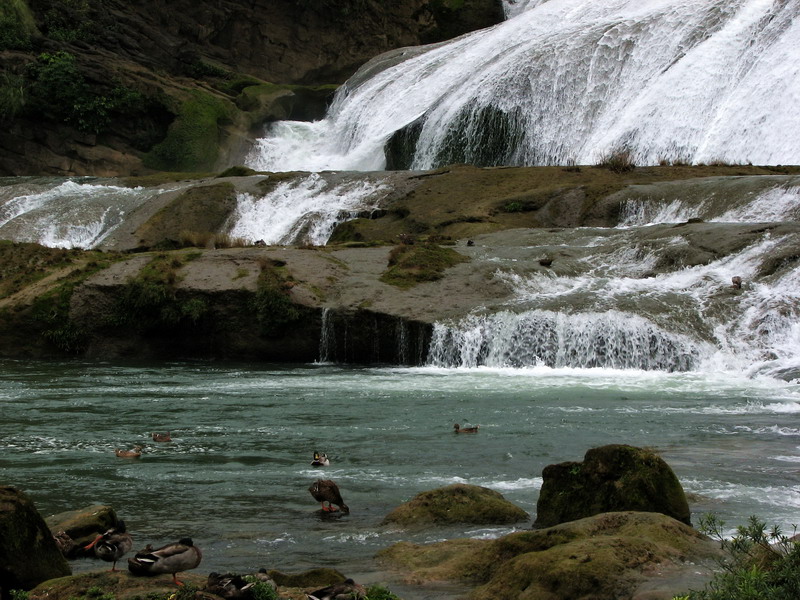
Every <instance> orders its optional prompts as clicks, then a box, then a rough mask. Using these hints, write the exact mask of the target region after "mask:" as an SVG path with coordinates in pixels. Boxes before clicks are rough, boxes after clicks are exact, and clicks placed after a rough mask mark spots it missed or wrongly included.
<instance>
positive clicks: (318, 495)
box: [308, 479, 350, 513]
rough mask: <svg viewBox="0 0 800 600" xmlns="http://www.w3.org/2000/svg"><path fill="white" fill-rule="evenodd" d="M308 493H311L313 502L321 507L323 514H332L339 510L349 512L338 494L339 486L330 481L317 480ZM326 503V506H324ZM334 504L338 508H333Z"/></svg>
mask: <svg viewBox="0 0 800 600" xmlns="http://www.w3.org/2000/svg"><path fill="white" fill-rule="evenodd" d="M308 491H309V492H311V495H312V496H313V497H314V500H316V501H317V502H319V503H320V504H321V505H322V510H324V511H325V512H333V511H336V510H340V509H341V511H342V512H343V513H349V512H350V509H349V508H348V506H347V505H346V504H345V503H344V502H343V501H342V495H341V494H340V493H339V486H338V485H336V484H335V483H334V482H333V481H331V480H330V479H317V480H316V481H315V482H314V483H312V484H311V487H309V488H308ZM326 502H327V503H328V506H325V503H326ZM334 504H335V505H336V506H338V507H339V508H338V509H337V508H333V505H334Z"/></svg>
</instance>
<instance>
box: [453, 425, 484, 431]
mask: <svg viewBox="0 0 800 600" xmlns="http://www.w3.org/2000/svg"><path fill="white" fill-rule="evenodd" d="M478 427H480V425H475V427H461V425H459V424H458V423H456V424H455V425H453V431H455V432H456V433H478Z"/></svg>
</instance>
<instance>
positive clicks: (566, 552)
mask: <svg viewBox="0 0 800 600" xmlns="http://www.w3.org/2000/svg"><path fill="white" fill-rule="evenodd" d="M720 555H721V550H720V548H719V545H718V544H717V543H715V542H714V541H712V540H710V539H709V538H707V537H706V536H704V535H702V534H700V533H698V532H697V531H696V530H694V529H692V528H691V527H689V526H688V525H684V524H683V523H680V522H678V521H676V520H675V519H673V518H671V517H667V516H666V515H662V514H658V513H646V512H616V513H605V514H601V515H595V516H593V517H587V518H585V519H580V520H578V521H571V522H569V523H562V524H561V525H557V526H555V527H550V528H547V529H536V530H529V531H521V532H515V533H511V534H509V535H506V536H503V537H501V538H498V539H496V540H478V539H456V540H448V541H444V542H436V543H433V544H424V545H416V544H411V543H409V542H400V543H398V544H394V545H393V546H390V547H389V548H387V549H386V550H383V551H381V552H380V553H379V554H378V556H377V558H378V560H379V561H380V562H381V563H384V564H386V565H388V566H389V567H390V568H391V569H392V570H394V571H396V572H399V574H400V575H401V577H402V578H403V580H404V581H406V582H408V583H417V584H421V583H430V582H445V581H447V582H459V583H462V584H467V585H470V586H471V587H472V590H471V591H470V592H469V594H466V595H464V597H466V598H468V599H469V600H520V599H528V598H537V599H543V600H544V599H546V600H557V599H560V598H570V599H584V600H588V599H591V600H623V599H631V600H634V599H635V600H644V599H645V598H646V599H647V600H670V599H671V598H673V597H674V596H675V595H678V594H685V593H686V592H687V591H688V590H689V589H699V588H702V587H703V585H704V584H705V583H706V582H707V581H708V580H709V579H710V578H711V577H712V576H713V571H714V568H715V567H716V565H717V560H718V559H719V558H720Z"/></svg>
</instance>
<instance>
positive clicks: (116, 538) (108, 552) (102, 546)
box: [83, 521, 133, 571]
mask: <svg viewBox="0 0 800 600" xmlns="http://www.w3.org/2000/svg"><path fill="white" fill-rule="evenodd" d="M132 546H133V538H132V537H131V534H130V533H128V532H127V531H126V530H125V521H119V522H118V523H117V526H116V527H112V528H111V529H109V530H108V531H106V532H105V533H101V534H100V535H98V536H97V537H96V538H94V541H93V542H92V543H91V544H88V545H86V546H84V547H83V549H84V550H91V549H92V548H94V554H95V556H96V557H97V558H99V559H101V560H104V561H106V562H110V563H112V565H111V570H112V571H116V570H117V561H118V560H119V559H120V558H122V557H123V556H124V555H125V554H126V553H127V552H128V551H129V550H130V549H131V547H132Z"/></svg>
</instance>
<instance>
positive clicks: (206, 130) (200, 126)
mask: <svg viewBox="0 0 800 600" xmlns="http://www.w3.org/2000/svg"><path fill="white" fill-rule="evenodd" d="M232 114H233V106H232V105H230V104H229V103H228V102H226V101H224V100H222V99H221V98H218V97H216V96H212V95H211V94H208V93H206V92H201V91H199V90H195V91H192V92H191V93H190V94H189V96H188V97H187V98H186V100H184V101H183V103H182V104H181V105H180V107H179V108H178V110H177V117H176V119H175V121H173V123H172V125H170V127H169V130H168V131H167V137H166V139H164V141H162V142H161V143H159V144H157V145H156V146H154V147H153V149H152V150H151V151H150V152H149V153H148V154H147V155H146V156H145V159H144V163H145V166H147V167H149V168H151V169H157V170H159V171H199V170H209V169H213V167H214V163H215V162H216V161H217V156H218V154H219V145H220V129H219V127H220V125H222V124H225V123H227V122H229V121H230V120H231V118H232Z"/></svg>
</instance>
